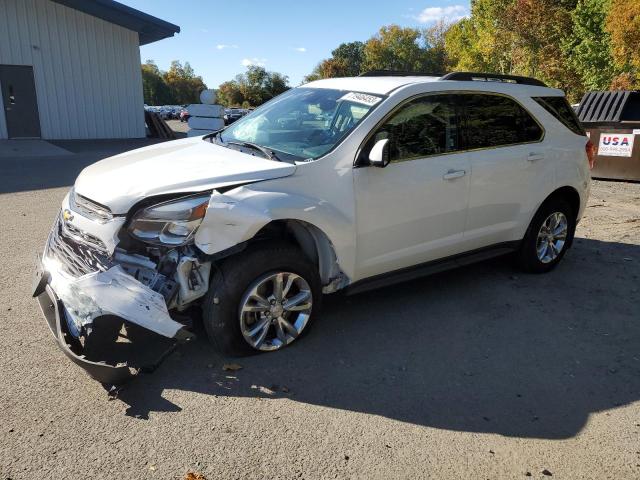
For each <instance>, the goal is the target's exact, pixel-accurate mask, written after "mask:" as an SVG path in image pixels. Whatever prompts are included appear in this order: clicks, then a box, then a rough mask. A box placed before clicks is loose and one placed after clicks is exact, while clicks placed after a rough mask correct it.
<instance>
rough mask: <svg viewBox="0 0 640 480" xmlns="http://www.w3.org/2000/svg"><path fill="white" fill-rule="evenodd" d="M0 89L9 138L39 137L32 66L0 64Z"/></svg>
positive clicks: (38, 119) (36, 100)
mask: <svg viewBox="0 0 640 480" xmlns="http://www.w3.org/2000/svg"><path fill="white" fill-rule="evenodd" d="M0 89H1V90H2V102H3V103H4V114H5V117H6V119H7V131H8V133H9V138H40V117H39V116H38V99H37V98H36V85H35V83H34V81H33V67H29V66H23V65H0Z"/></svg>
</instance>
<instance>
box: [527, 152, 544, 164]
mask: <svg viewBox="0 0 640 480" xmlns="http://www.w3.org/2000/svg"><path fill="white" fill-rule="evenodd" d="M543 158H544V154H542V153H535V152H531V153H530V154H529V156H528V157H527V160H528V161H529V162H537V161H538V160H542V159H543Z"/></svg>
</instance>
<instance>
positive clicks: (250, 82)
mask: <svg viewBox="0 0 640 480" xmlns="http://www.w3.org/2000/svg"><path fill="white" fill-rule="evenodd" d="M289 88H290V87H289V79H288V78H287V76H286V75H283V74H281V73H278V72H269V71H267V70H265V68H264V67H259V66H256V65H250V66H249V67H247V71H246V72H245V73H242V74H239V75H236V78H235V79H233V80H230V81H227V82H224V83H222V84H221V85H220V87H219V89H218V101H219V102H220V103H221V104H222V105H225V106H227V107H231V106H243V105H248V106H253V107H256V106H258V105H261V104H263V103H264V102H266V101H268V100H271V99H272V98H273V97H275V96H277V95H280V94H281V93H283V92H285V91H286V90H288V89H289Z"/></svg>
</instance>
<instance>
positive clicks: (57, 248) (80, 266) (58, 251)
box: [45, 217, 111, 277]
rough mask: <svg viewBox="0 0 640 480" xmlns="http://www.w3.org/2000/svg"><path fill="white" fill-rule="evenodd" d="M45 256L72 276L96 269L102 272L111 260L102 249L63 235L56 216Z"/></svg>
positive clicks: (108, 266) (95, 270)
mask: <svg viewBox="0 0 640 480" xmlns="http://www.w3.org/2000/svg"><path fill="white" fill-rule="evenodd" d="M45 256H46V257H47V258H50V259H52V260H55V261H56V262H57V263H58V264H59V265H60V268H61V269H62V270H63V271H64V272H65V273H67V274H68V275H71V276H72V277H80V276H82V275H86V274H87V273H92V272H98V271H103V272H104V271H106V270H108V269H109V268H110V267H111V260H110V259H109V256H108V255H107V254H106V253H105V252H104V251H101V250H99V249H97V248H95V247H92V246H90V245H86V244H83V243H80V242H77V241H75V240H74V239H73V238H71V237H69V236H67V235H65V233H64V231H63V229H62V225H61V220H60V217H58V218H57V220H56V223H55V225H54V226H53V229H52V230H51V233H50V234H49V240H48V241H47V248H46V250H45Z"/></svg>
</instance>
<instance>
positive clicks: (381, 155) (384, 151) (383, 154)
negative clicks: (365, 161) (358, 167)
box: [369, 138, 390, 168]
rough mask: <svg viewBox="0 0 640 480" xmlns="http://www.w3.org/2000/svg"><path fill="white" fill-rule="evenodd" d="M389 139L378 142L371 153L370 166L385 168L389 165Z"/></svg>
mask: <svg viewBox="0 0 640 480" xmlns="http://www.w3.org/2000/svg"><path fill="white" fill-rule="evenodd" d="M389 161H390V160H389V139H388V138H383V139H381V140H378V141H377V142H376V143H375V144H374V145H373V148H372V149H371V151H370V152H369V165H371V166H373V167H379V168H384V167H386V166H387V165H389Z"/></svg>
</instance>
